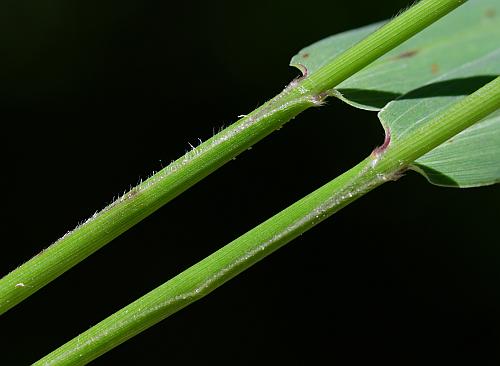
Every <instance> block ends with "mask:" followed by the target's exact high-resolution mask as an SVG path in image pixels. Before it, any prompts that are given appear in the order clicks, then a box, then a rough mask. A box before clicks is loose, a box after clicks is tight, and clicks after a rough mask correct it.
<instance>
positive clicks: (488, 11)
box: [484, 8, 497, 18]
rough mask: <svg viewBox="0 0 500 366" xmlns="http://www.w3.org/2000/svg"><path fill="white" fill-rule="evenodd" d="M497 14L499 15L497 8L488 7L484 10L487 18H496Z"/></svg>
mask: <svg viewBox="0 0 500 366" xmlns="http://www.w3.org/2000/svg"><path fill="white" fill-rule="evenodd" d="M495 15H497V13H496V11H495V9H491V8H490V9H486V11H485V12H484V16H485V17H486V18H494V17H495Z"/></svg>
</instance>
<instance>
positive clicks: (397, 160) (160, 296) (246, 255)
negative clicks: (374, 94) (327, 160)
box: [35, 77, 500, 365]
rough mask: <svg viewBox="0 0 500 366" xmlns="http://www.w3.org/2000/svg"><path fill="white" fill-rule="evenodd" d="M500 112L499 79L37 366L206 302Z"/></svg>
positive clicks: (106, 345) (103, 346) (78, 358)
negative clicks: (283, 248) (264, 260)
mask: <svg viewBox="0 0 500 366" xmlns="http://www.w3.org/2000/svg"><path fill="white" fill-rule="evenodd" d="M498 108H500V77H498V78H496V79H495V80H494V81H492V82H490V83H489V84H487V85H486V86H484V87H483V88H481V89H479V90H478V91H476V92H475V93H473V94H471V95H470V96H468V97H467V98H464V99H463V100H462V101H460V102H458V103H456V104H454V105H452V106H451V107H450V108H448V109H447V110H445V111H444V112H443V113H441V114H440V115H439V116H437V117H435V118H433V119H432V120H431V121H429V123H426V124H425V125H424V126H423V127H422V128H420V129H418V130H416V131H415V132H413V133H411V134H409V135H408V136H407V137H405V138H403V139H401V140H399V141H398V142H397V143H395V144H394V145H390V146H389V147H388V148H387V149H385V150H380V149H376V150H375V152H374V153H372V154H371V155H370V156H369V157H368V158H366V159H365V160H363V161H362V162H361V163H359V164H358V165H356V166H355V167H353V168H352V169H350V170H349V171H347V172H346V173H344V174H342V175H341V176H339V177H337V178H336V179H334V180H333V181H331V182H330V183H327V184H326V185H324V186H323V187H321V188H319V189H318V190H316V191H315V192H313V193H311V194H309V195H308V196H306V197H304V198H303V199H301V200H300V201H298V202H296V203H294V204H293V205H291V206H290V207H288V208H286V209H285V210H283V211H282V212H280V213H278V214H277V215H275V216H273V217H272V218H270V219H269V220H267V221H265V222H264V223H262V224H260V225H259V226H257V227H255V228H254V229H252V230H250V231H249V232H247V233H246V234H244V235H242V236H241V237H239V238H238V239H236V240H234V241H233V242H231V243H229V244H228V245H226V246H225V247H223V248H221V249H220V250H218V251H217V252H215V253H213V254H212V255H210V256H208V257H207V258H205V259H203V260H202V261H200V262H198V263H197V264H195V265H194V266H192V267H190V268H189V269H187V270H186V271H184V272H182V273H181V274H179V275H177V276H176V277H174V278H173V279H171V280H170V281H168V282H166V283H165V284H163V285H162V286H160V287H158V288H156V289H155V290H153V291H151V292H149V293H148V294H146V295H144V296H143V297H141V298H140V299H138V300H137V301H135V302H133V303H132V304H130V305H128V306H126V307H125V308H123V309H122V310H120V311H118V312H116V313H115V314H113V315H111V316H110V317H108V318H106V319H105V320H103V321H101V322H100V323H99V324H97V325H96V326H94V327H92V328H91V329H89V330H87V331H86V332H84V333H83V334H81V335H80V336H78V337H77V338H75V339H73V340H71V341H69V342H68V343H66V344H64V345H63V346H61V347H60V348H58V349H57V350H55V351H54V352H52V353H51V354H49V355H48V356H46V357H44V358H43V359H41V360H40V361H38V362H37V363H35V365H84V364H86V363H87V362H90V361H91V360H93V359H95V358H96V357H98V356H100V355H102V354H103V353H105V352H107V351H109V350H110V349H112V348H114V347H115V346H117V345H119V344H120V343H122V342H124V341H126V340H127V339H129V338H131V337H133V336H134V335H136V334H138V333H140V332H141V331H143V330H144V329H146V328H148V327H150V326H152V325H153V324H155V323H157V322H159V321H161V320H163V319H165V318H166V317H168V316H169V315H171V314H173V313H175V312H177V311H178V310H180V309H182V308H184V307H185V306H187V305H189V304H191V303H193V302H194V301H196V300H198V299H200V298H202V297H204V296H205V295H207V294H209V293H210V292H212V291H213V290H215V289H216V288H217V287H219V286H221V285H222V284H223V283H225V282H227V281H228V280H230V279H231V278H233V277H234V276H236V275H237V274H239V273H240V272H242V271H244V270H245V269H247V268H248V267H250V266H252V265H253V264H255V263H256V262H258V261H259V260H261V259H262V258H264V257H266V256H267V255H269V254H271V253H272V252H274V251H275V250H277V249H278V248H280V247H281V246H283V245H285V244H286V243H288V242H290V241H291V240H293V239H294V238H296V237H297V236H298V235H300V234H302V233H304V232H305V231H307V230H309V229H310V228H312V227H313V226H315V225H317V224H318V223H319V222H321V221H323V220H324V219H326V218H327V217H329V216H331V215H332V214H334V213H335V212H337V211H339V210H340V209H342V208H343V207H345V206H346V205H348V204H349V203H351V202H353V201H354V200H356V199H358V198H359V197H361V196H363V195H364V194H366V193H367V192H369V191H370V190H372V189H374V188H375V187H377V186H379V185H381V184H383V183H384V182H386V181H388V180H393V179H396V178H397V177H398V176H399V174H400V173H401V171H403V170H405V169H407V168H408V167H409V166H410V165H411V163H412V162H413V161H414V160H416V159H417V158H418V157H420V156H422V155H423V154H425V153H427V152H428V151H430V150H432V149H434V148H435V147H437V146H439V145H440V144H442V143H443V142H445V141H446V140H448V139H450V138H451V137H453V136H454V135H456V134H457V133H459V132H460V131H462V130H464V129H466V128H467V127H470V126H471V125H473V124H474V123H476V122H477V121H479V120H481V119H482V118H483V117H485V116H487V115H488V114H490V113H492V112H494V111H495V110H497V109H498Z"/></svg>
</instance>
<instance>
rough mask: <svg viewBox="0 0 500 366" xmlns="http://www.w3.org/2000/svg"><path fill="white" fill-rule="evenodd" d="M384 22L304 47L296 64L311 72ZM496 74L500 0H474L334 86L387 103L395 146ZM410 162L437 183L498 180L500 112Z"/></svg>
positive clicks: (385, 115)
mask: <svg viewBox="0 0 500 366" xmlns="http://www.w3.org/2000/svg"><path fill="white" fill-rule="evenodd" d="M381 24H382V23H377V24H373V25H370V26H367V27H363V28H359V29H355V30H352V31H348V32H345V33H341V34H338V35H334V36H332V37H329V38H326V39H324V40H322V41H319V42H317V43H315V44H313V45H311V46H309V47H306V48H304V49H303V50H301V51H300V52H299V54H298V55H296V56H294V57H293V58H292V61H291V64H292V65H293V66H296V67H299V68H300V69H302V70H303V72H307V74H308V75H310V74H312V73H314V72H315V71H316V70H317V69H318V68H319V67H321V66H322V65H323V64H325V63H327V62H329V60H330V59H331V58H332V57H336V55H337V54H339V53H340V52H342V51H343V50H344V49H345V48H348V47H350V46H351V45H352V44H354V43H356V42H357V41H359V40H360V39H362V38H363V37H365V36H366V35H367V34H369V33H370V32H373V31H374V30H375V29H377V28H378V27H380V26H381ZM306 70H307V71H306ZM497 75H500V1H498V0H471V1H469V2H468V3H467V4H465V5H463V6H462V7H460V8H459V9H457V10H455V11H454V12H453V13H451V14H450V15H448V16H447V17H445V18H443V19H441V20H440V21H438V22H437V23H435V24H434V25H432V26H430V27H429V28H427V29H426V30H424V31H423V32H421V33H419V34H418V35H416V36H415V37H413V38H411V39H410V40H408V41H406V42H405V43H403V44H402V45H401V46H399V47H397V48H395V49H394V50H393V51H391V52H389V53H388V54H386V55H384V56H383V57H381V58H380V59H378V60H377V61H375V62H374V63H372V64H371V65H369V66H368V67H366V68H365V69H363V70H362V71H361V72H359V73H357V74H355V75H354V76H352V77H351V78H349V79H347V80H346V81H344V82H343V83H341V84H340V85H339V86H338V87H337V88H336V90H335V91H334V93H335V95H336V96H337V97H339V98H340V99H342V100H344V101H345V102H347V103H349V104H351V105H353V106H355V107H358V108H362V109H367V110H381V109H382V110H381V111H380V113H379V119H380V121H381V122H382V125H383V126H384V128H385V130H386V132H388V133H389V134H390V141H391V145H392V146H394V145H396V144H398V142H399V140H401V138H402V137H404V136H405V135H407V134H408V133H410V132H412V131H414V130H416V129H418V128H421V127H422V126H424V125H425V124H426V123H427V122H428V121H429V120H430V119H431V118H432V117H434V116H436V115H437V114H438V113H439V112H441V111H442V110H444V109H445V108H447V107H449V106H450V105H451V104H452V103H455V102H457V101H458V100H459V99H461V98H463V97H465V96H467V95H469V94H471V93H472V92H474V91H475V90H477V89H479V88H480V87H482V86H483V85H485V84H486V83H488V82H489V81H491V80H493V79H494V78H495V77H496V76H497ZM412 168H413V169H414V170H416V171H418V172H419V173H421V174H423V175H424V176H425V177H426V178H427V179H428V180H429V182H431V183H433V184H436V185H440V186H449V187H476V186H482V185H488V184H493V183H497V182H500V116H499V113H494V114H493V115H490V116H489V117H487V118H486V119H484V120H483V121H481V122H479V123H478V124H477V125H475V126H473V127H471V128H469V129H467V130H465V131H463V132H462V133H460V134H459V135H457V136H455V137H454V138H452V139H450V140H449V141H447V142H446V143H444V144H442V145H440V146H439V147H437V148H436V149H434V150H432V151H431V152H429V153H427V154H426V155H425V156H423V157H421V158H420V159H418V160H417V161H416V162H415V163H414V164H413V165H412Z"/></svg>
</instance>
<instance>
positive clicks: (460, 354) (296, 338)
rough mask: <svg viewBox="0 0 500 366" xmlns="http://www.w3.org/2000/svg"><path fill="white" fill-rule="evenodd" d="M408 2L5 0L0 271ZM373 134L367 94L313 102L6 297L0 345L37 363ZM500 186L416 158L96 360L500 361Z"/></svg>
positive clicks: (5, 361) (290, 195) (0, 68)
mask: <svg viewBox="0 0 500 366" xmlns="http://www.w3.org/2000/svg"><path fill="white" fill-rule="evenodd" d="M407 5H408V2H407V1H406V0H401V1H399V0H391V1H384V2H379V1H342V2H340V1H331V0H329V1H327V0H318V1H314V2H311V1H309V2H307V1H290V0H288V1H285V0H283V1H251V2H250V1H248V2H246V1H245V2H238V1H216V2H203V3H201V4H197V3H193V2H190V1H184V2H182V3H173V2H166V1H164V2H160V1H145V0H122V1H79V2H72V1H66V0H54V1H47V0H38V1H34V0H33V1H22V0H16V1H3V2H2V4H1V5H0V50H1V51H0V55H1V59H0V113H1V120H2V125H1V126H2V127H1V132H0V134H1V140H2V147H3V149H2V150H4V149H5V150H4V152H2V157H3V159H2V161H3V163H2V165H3V167H2V172H3V175H2V187H3V188H2V193H3V194H2V210H1V215H2V220H1V222H2V224H1V225H2V230H1V231H2V234H3V235H2V238H3V240H2V252H1V254H0V274H6V273H7V272H8V271H10V270H12V269H14V268H15V267H16V266H17V265H19V264H21V263H22V262H24V261H26V260H27V259H29V258H30V257H32V256H33V255H34V254H36V253H38V252H39V251H40V250H41V249H43V248H45V247H46V246H48V245H49V244H50V243H51V242H53V241H54V240H56V239H57V238H58V237H60V236H61V235H63V234H64V233H65V232H66V231H68V230H70V229H72V228H73V227H74V226H75V225H76V224H77V223H78V222H80V221H83V220H85V219H86V218H87V217H89V216H91V215H92V214H93V213H94V212H95V211H96V210H98V209H101V208H102V207H104V205H105V204H107V203H110V202H111V201H112V199H113V197H116V196H117V195H118V194H120V193H122V192H123V191H124V190H126V189H128V188H129V187H130V186H131V185H133V184H135V183H136V182H137V181H138V180H139V179H140V178H146V177H148V176H149V174H150V173H151V172H152V171H157V170H159V169H161V168H162V167H163V166H165V165H166V164H168V162H169V161H171V160H172V159H175V158H176V157H178V156H180V155H181V154H183V153H184V152H185V151H187V150H188V149H189V145H188V142H190V143H192V144H196V143H197V141H198V138H201V139H202V140H205V139H207V138H208V137H210V136H211V135H212V133H213V132H212V131H213V130H214V129H215V130H217V129H218V128H219V127H221V126H222V125H226V126H227V125H228V124H230V123H231V122H233V121H235V120H236V116H237V115H239V114H244V113H248V112H249V111H251V110H252V109H254V108H255V107H256V106H257V105H259V104H261V103H263V102H264V101H265V100H266V99H268V98H270V97H272V96H273V95H275V94H276V93H278V92H279V91H280V90H281V89H282V88H283V87H284V86H285V85H286V84H287V83H288V82H289V81H290V80H291V79H292V78H294V77H296V76H297V75H298V74H299V73H298V71H297V70H294V69H292V68H290V67H287V64H288V60H289V58H290V57H291V56H292V55H293V54H294V53H296V52H297V51H298V50H299V49H300V48H302V47H304V46H306V45H308V44H310V43H312V42H314V41H316V40H319V39H321V38H323V37H326V36H328V35H330V34H333V33H336V32H340V31H343V30H347V29H350V28H355V27H358V26H361V25H364V24H367V23H371V22H375V21H379V20H382V19H385V18H388V17H391V16H393V15H395V14H396V13H397V12H398V11H399V9H401V8H404V7H406V6H407ZM382 140H383V131H382V128H381V127H380V126H379V124H378V121H377V117H376V114H375V113H370V112H364V111H358V110H355V109H353V108H351V107H348V106H346V105H344V104H342V103H341V102H339V101H336V100H330V101H329V103H328V104H327V105H326V106H325V107H323V108H321V109H314V110H309V111H306V112H305V113H303V114H302V115H300V116H299V117H298V118H296V119H295V120H294V121H292V122H291V123H289V124H288V125H286V127H285V128H283V129H281V130H280V131H278V132H276V133H274V134H273V135H272V136H270V137H268V138H267V139H266V140H264V141H262V142H261V143H259V144H257V145H256V146H255V147H254V148H253V149H252V150H251V152H246V153H244V154H242V155H241V156H240V157H238V159H237V160H236V161H233V162H231V163H229V164H227V165H226V166H225V167H223V168H222V169H220V170H219V171H217V172H215V173H214V174H212V175H211V176H210V177H209V178H207V179H205V180H204V181H202V182H201V183H199V184H197V185H196V186H195V187H193V188H192V189H190V190H189V191H188V192H186V193H185V194H183V195H181V196H180V197H178V198H176V199H175V200H174V201H172V202H171V203H169V204H168V205H166V206H165V207H164V208H162V209H161V210H159V211H158V212H156V213H155V214H153V215H152V216H151V217H149V218H148V219H146V220H145V221H144V222H142V223H140V224H139V225H137V226H136V227H134V228H132V229H131V230H129V231H128V232H127V233H125V234H124V235H122V236H120V237H119V238H117V239H116V240H114V241H113V242H112V243H110V244H109V245H107V246H106V247H105V248H103V249H101V250H100V251H99V252H98V253H96V254H94V255H93V256H91V257H90V258H89V259H87V260H86V261H84V262H83V263H81V264H79V265H77V266H76V267H75V268H73V269H72V270H70V271H69V272H68V273H66V274H64V275H63V276H61V277H60V278H58V279H57V280H56V281H54V282H53V283H51V284H50V285H48V286H46V287H45V288H44V289H42V290H41V291H39V292H38V293H36V294H35V295H34V296H32V297H30V298H29V299H28V300H26V301H25V302H23V303H22V304H20V305H19V306H17V307H16V308H14V309H12V310H10V311H9V312H8V313H6V314H5V315H4V316H2V318H1V319H0V355H1V356H0V364H1V365H26V364H28V363H30V362H33V361H35V360H36V359H38V358H40V357H41V356H43V355H45V354H46V353H48V352H50V351H52V350H53V349H54V348H56V347H57V346H59V345H61V344H62V343H64V342H65V341H67V340H69V339H70V338H72V337H74V336H76V335H77V334H79V333H80V332H82V331H85V330H86V329H88V328H89V327H90V326H92V325H93V324H95V323H97V322H98V321H100V320H101V319H103V318H104V317H106V316H108V315H110V314H111V313H113V312H115V311H116V310H118V309H120V308H121V307H123V306H124V305H126V304H128V303H129V302H131V301H133V300H134V299H136V298H137V297H139V296H140V295H142V294H144V293H146V292H147V291H149V290H151V289H153V288H154V287H156V286H158V285H160V284H161V283H163V282H164V281H166V280H168V279H169V278H171V277H172V276H174V275H175V274H177V273H179V272H180V271H182V270H183V269H185V268H186V267H188V266H190V265H191V264H194V263H195V262H197V261H198V260H200V259H202V258H203V257H205V256H206V255H208V254H209V253H211V252H213V251H214V250H216V249H218V248H219V247H221V246H222V245H224V244H226V243H227V242H229V241H230V240H232V239H234V238H236V237H237V236H239V235H241V234H242V233H244V232H246V231H247V230H249V229H251V228H252V227H254V226H255V225H256V224H258V223H260V222H262V221H263V220H265V219H266V218H268V217H270V216H271V215H273V214H275V213H277V212H278V211H280V210H281V209H283V208H285V207H286V206H288V205H289V204H291V203H293V202H294V201H296V200H297V199H299V198H300V197H302V196H304V195H305V194H307V193H308V192H311V191H312V190H314V189H316V188H318V187H319V186H320V185H322V184H324V183H326V182H328V181H329V180H331V179H332V178H334V177H335V176H337V175H338V174H340V173H341V172H343V171H345V170H346V169H348V168H349V167H351V166H352V165H353V164H355V163H356V162H358V161H359V160H361V159H362V158H364V157H365V156H366V155H367V154H369V153H370V152H371V150H372V149H373V148H374V147H375V146H377V145H379V144H381V143H382ZM498 189H499V188H498V186H493V187H486V188H481V189H469V190H457V189H443V188H438V187H434V186H431V185H429V184H427V183H426V181H425V180H424V179H423V178H422V177H420V176H418V175H417V174H415V173H408V174H407V175H406V176H405V177H404V178H402V179H400V180H399V181H398V182H396V183H389V184H386V185H385V186H383V187H381V188H379V189H377V190H376V191H374V192H371V193H370V194H368V195H367V196H365V197H363V198H362V199H361V200H359V201H357V202H355V203H353V204H352V205H350V206H349V207H347V208H346V209H344V210H343V211H341V212H340V213H338V214H337V215H335V216H334V217H333V218H331V219H329V220H327V221H326V222H324V223H322V224H321V225H319V226H318V227H316V228H315V229H313V230H311V231H310V232H308V233H306V234H305V235H303V236H301V237H300V238H299V239H297V240H295V241H294V242H292V243H290V244H289V245H287V246H286V247H284V248H283V249H281V250H280V251H278V252H276V253H275V254H273V255H272V256H270V257H269V258H267V259H265V260H263V261H262V262H260V263H259V264H257V265H255V266H254V267H252V268H251V269H249V270H248V271H246V272H245V273H243V274H241V275H240V276H238V277H237V278H236V279H234V280H232V281H230V282H229V283H228V284H226V285H224V286H223V287H222V288H220V289H218V290H217V291H215V292H214V293H212V294H211V295H209V296H207V297H206V298H204V299H203V300H201V301H199V302H197V303H195V304H193V305H192V306H190V307H188V308H187V309H184V310H183V311H181V312H179V313H177V314H175V315H173V316H172V317H170V318H168V319H167V320H165V321H163V322H162V323H160V324H158V325H156V326H154V327H152V328H151V329H149V330H147V331H145V332H144V333H142V334H141V335H139V336H137V337H135V338H133V339H132V340H130V341H128V342H127V343H125V344H123V345H122V346H120V347H118V348H116V349H115V350H113V351H111V352H109V353H108V354H106V355H104V356H102V357H101V358H99V359H98V360H96V361H95V362H94V364H95V365H124V364H126V365H138V364H144V365H155V364H183V365H184V364H194V363H195V362H203V364H222V365H232V364H257V363H259V364H260V363H264V364H268V363H271V362H274V363H278V364H315V363H319V362H320V361H319V360H323V361H322V362H321V363H322V364H323V363H327V364H341V365H358V364H360V363H361V362H367V361H368V362H370V363H372V362H383V363H385V364H394V365H396V364H398V365H400V364H406V365H408V364H423V363H425V364H428V363H432V362H434V361H436V362H440V363H444V364H451V363H457V362H465V363H469V364H482V365H490V364H497V362H498V361H499V360H500V357H499V354H498V353H499V352H498V351H499V345H500V343H499V341H500V339H499V338H500V265H499V264H500V250H499V244H500V243H499V240H498V237H497V231H498V222H499V217H500V209H499V204H500V195H499V190H498Z"/></svg>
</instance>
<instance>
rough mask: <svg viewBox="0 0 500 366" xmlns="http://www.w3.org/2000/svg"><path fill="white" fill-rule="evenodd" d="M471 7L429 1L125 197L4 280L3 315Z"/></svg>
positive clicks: (0, 292)
mask: <svg viewBox="0 0 500 366" xmlns="http://www.w3.org/2000/svg"><path fill="white" fill-rule="evenodd" d="M464 1H465V0H423V1H421V2H420V3H418V4H417V5H415V6H414V7H412V8H410V9H409V10H407V11H406V12H404V13H402V14H401V15H400V16H398V17H397V18H395V19H394V20H392V21H391V22H389V23H388V24H386V25H385V26H384V27H382V28H381V29H379V30H378V31H376V32H374V33H373V34H372V35H371V36H369V37H367V38H366V39H365V40H363V41H361V42H360V43H358V44H357V45H355V46H353V47H352V48H351V49H349V50H348V51H346V52H345V53H344V54H342V55H340V56H339V57H338V58H337V59H335V60H333V61H332V62H331V63H330V64H328V65H326V66H324V67H323V68H321V69H319V70H318V71H317V72H316V73H314V74H313V75H311V76H309V77H304V78H302V79H301V80H296V81H293V82H292V83H291V84H290V85H289V86H288V87H287V88H286V89H285V90H284V91H283V92H282V93H280V94H279V95H278V96H276V97H275V98H273V99H271V100H270V101H269V102H267V103H265V104H264V105H262V106H261V107H259V108H258V109H256V110H255V111H253V112H252V113H250V114H249V115H248V116H246V117H244V118H242V119H240V120H239V121H237V122H236V123H235V124H233V125H231V126H230V127H228V128H227V129H225V130H224V131H222V132H220V133H219V134H217V135H215V136H214V137H212V138H211V139H209V140H208V141H206V142H204V143H202V144H201V145H200V146H198V147H197V148H195V149H193V150H192V151H190V152H188V153H187V154H186V155H184V156H183V157H181V158H180V159H178V160H177V161H175V162H173V163H172V164H171V165H169V166H168V167H166V168H165V169H163V170H161V171H160V172H158V173H157V174H155V175H154V176H152V177H151V178H149V179H148V180H146V181H145V182H144V183H142V184H140V185H139V186H137V187H135V188H133V189H132V190H131V191H129V192H128V193H126V194H124V195H123V196H122V197H121V198H120V199H118V200H117V201H116V202H114V203H113V204H111V205H110V206H108V207H106V208H104V209H103V210H102V211H101V212H99V213H97V214H96V215H94V216H93V217H91V218H90V219H89V220H87V221H86V222H85V223H84V224H82V225H80V226H79V227H77V228H76V229H74V230H73V231H71V232H69V233H67V234H66V235H65V236H64V237H62V238H61V239H59V240H58V241H57V242H55V243H54V244H53V245H52V246H50V247H49V248H47V249H46V250H45V251H43V252H42V253H40V254H38V255H37V256H35V257H34V258H32V259H31V260H29V261H28V262H26V263H25V264H23V265H21V266H20V267H18V268H17V269H16V270H14V271H12V272H11V273H9V274H8V275H6V276H5V277H4V278H2V279H1V280H0V314H2V313H4V312H6V311H7V310H9V309H10V308H12V307H13V306H15V305H16V304H18V303H19V302H21V301H22V300H24V299H25V298H27V297H28V296H30V295H31V294H33V293H34V292H36V291H37V290H39V289H40V288H42V287H43V286H45V285H46V284H47V283H49V282H50V281H52V280H53V279H55V278H56V277H58V276H59V275H61V274H62V273H64V272H65V271H67V270H68V269H70V268H71V267H73V266H74V265H76V264H77V263H79V262H80V261H82V260H83V259H85V258H86V257H88V256H89V255H91V254H92V253H94V252H95V251H97V250H98V249H99V248H101V247H103V246H104V245H106V244H107V243H109V242H110V241H111V240H113V239H114V238H116V237H117V236H119V235H120V234H121V233H123V232H124V231H126V230H128V229H129V228H131V227H132V226H133V225H135V224H137V223H138V222H139V221H141V220H142V219H144V218H145V217H147V216H148V215H150V214H151V213H153V212H154V211H156V210H157V209H158V208H160V207H161V206H163V205H164V204H166V203H167V202H169V201H170V200H172V199H173V198H175V197H176V196H178V195H179V194H181V193H182V192H184V191H185V190H187V189H188V188H189V187H191V186H193V185H194V184H195V183H197V182H199V181H200V180H201V179H203V178H204V177H206V176H207V175H209V174H210V173H212V172H213V171H215V170H216V169H218V168H219V167H221V166H222V165H224V164H225V163H226V162H228V161H229V160H231V159H232V158H233V157H234V156H236V155H238V154H239V153H241V152H242V151H244V150H246V149H247V148H248V147H250V146H252V145H253V144H255V143H256V142H258V141H259V140H261V139H262V138H264V137H265V136H267V135H268V134H270V133H271V132H272V131H274V130H275V129H277V128H279V127H280V126H281V125H283V124H284V123H286V122H288V121H289V120H290V119H291V118H293V117H294V116H296V115H297V114H299V113H300V112H302V111H304V110H305V109H307V108H309V107H312V106H315V105H320V104H321V102H322V100H323V99H324V98H325V97H326V95H327V94H326V92H327V91H328V90H330V89H331V88H333V87H334V86H335V85H337V84H338V83H340V82H342V81H343V80H345V79H347V78H348V77H349V76H351V75H353V74H354V73H356V72H357V71H359V70H360V69H362V68H363V67H365V66H367V65H368V64H369V63H371V62H372V61H374V60H375V59H377V58H378V57H380V56H381V55H383V54H384V53H385V52H387V51H389V50H390V49H392V48H394V47H396V46H398V45H399V44H401V43H402V42H404V41H405V40H406V39H408V38H410V37H411V36H412V35H414V34H416V33H417V32H419V31H420V30H422V29H424V28H425V27H427V26H428V25H430V24H431V23H433V22H434V21H436V20H437V19H439V18H441V17H442V16H444V15H445V14H447V13H448V12H450V11H451V10H453V9H454V8H456V7H457V6H459V5H460V4H462V3H464Z"/></svg>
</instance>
